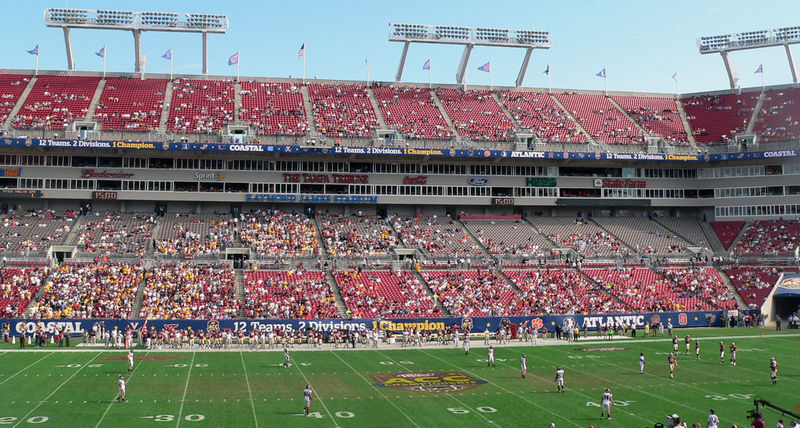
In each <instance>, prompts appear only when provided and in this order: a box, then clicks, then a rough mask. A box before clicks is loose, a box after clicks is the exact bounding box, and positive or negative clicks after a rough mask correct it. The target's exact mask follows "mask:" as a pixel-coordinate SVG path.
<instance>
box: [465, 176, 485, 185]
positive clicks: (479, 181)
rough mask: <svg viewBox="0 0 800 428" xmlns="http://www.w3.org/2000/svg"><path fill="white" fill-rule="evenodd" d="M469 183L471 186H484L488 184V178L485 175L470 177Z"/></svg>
mask: <svg viewBox="0 0 800 428" xmlns="http://www.w3.org/2000/svg"><path fill="white" fill-rule="evenodd" d="M469 184H471V185H473V186H485V185H487V184H489V179H488V178H486V177H470V179H469Z"/></svg>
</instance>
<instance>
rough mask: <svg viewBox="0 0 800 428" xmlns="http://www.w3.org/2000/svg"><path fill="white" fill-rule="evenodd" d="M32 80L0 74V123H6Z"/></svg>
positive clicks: (19, 75) (29, 77)
mask: <svg viewBox="0 0 800 428" xmlns="http://www.w3.org/2000/svg"><path fill="white" fill-rule="evenodd" d="M30 80H31V76H26V75H22V74H0V123H6V119H8V115H9V114H11V111H12V110H14V106H15V105H17V100H19V97H20V96H21V95H22V93H23V92H24V91H25V88H26V87H28V82H30Z"/></svg>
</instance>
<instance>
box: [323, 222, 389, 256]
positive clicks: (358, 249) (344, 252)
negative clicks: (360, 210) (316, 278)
mask: <svg viewBox="0 0 800 428" xmlns="http://www.w3.org/2000/svg"><path fill="white" fill-rule="evenodd" d="M318 220H319V225H320V231H321V233H322V240H323V242H325V247H326V248H327V250H328V254H330V255H331V256H334V257H365V256H386V255H389V254H390V251H391V250H392V249H393V248H395V247H397V244H398V240H397V236H396V234H395V232H394V230H392V227H391V226H390V225H389V223H387V222H386V220H385V219H383V218H381V217H377V216H369V215H338V214H321V215H320V216H319V217H318Z"/></svg>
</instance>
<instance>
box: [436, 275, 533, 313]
mask: <svg viewBox="0 0 800 428" xmlns="http://www.w3.org/2000/svg"><path fill="white" fill-rule="evenodd" d="M422 277H423V278H424V279H425V281H426V282H427V283H428V285H429V286H430V288H431V290H432V291H433V293H434V294H435V295H436V298H438V299H439V300H440V301H441V302H442V305H443V306H444V308H445V309H446V310H448V311H449V312H450V315H454V316H472V317H477V316H481V317H490V316H492V317H499V316H508V315H517V314H520V313H521V312H522V310H523V303H522V302H521V300H520V298H519V295H517V293H516V291H514V289H513V288H511V285H509V284H508V282H506V281H505V280H504V279H503V278H501V277H500V276H499V275H497V273H495V272H494V271H492V270H486V269H477V270H470V271H463V270H450V271H422Z"/></svg>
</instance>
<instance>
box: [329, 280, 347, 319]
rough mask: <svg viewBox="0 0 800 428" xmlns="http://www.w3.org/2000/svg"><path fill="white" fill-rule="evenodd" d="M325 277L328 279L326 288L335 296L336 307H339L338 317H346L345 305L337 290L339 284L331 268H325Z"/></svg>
mask: <svg viewBox="0 0 800 428" xmlns="http://www.w3.org/2000/svg"><path fill="white" fill-rule="evenodd" d="M325 278H327V279H328V288H330V290H331V292H332V293H333V295H334V296H336V308H337V309H339V317H341V318H343V319H347V318H348V317H347V305H345V304H344V299H342V294H341V293H340V292H339V284H338V283H337V282H336V278H335V277H334V276H333V271H332V270H331V269H325Z"/></svg>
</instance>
